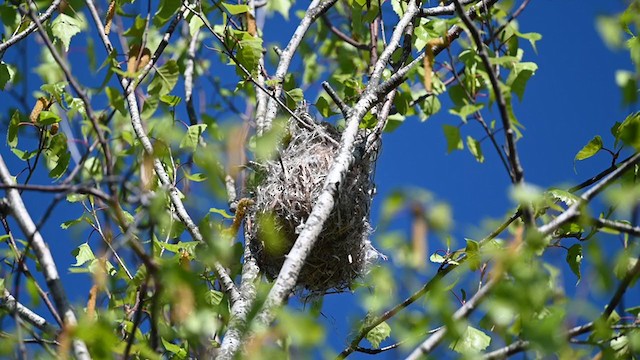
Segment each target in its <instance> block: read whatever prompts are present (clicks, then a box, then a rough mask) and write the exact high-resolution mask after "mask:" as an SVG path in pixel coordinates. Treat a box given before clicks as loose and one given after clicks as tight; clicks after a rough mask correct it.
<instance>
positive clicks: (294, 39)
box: [256, 0, 337, 136]
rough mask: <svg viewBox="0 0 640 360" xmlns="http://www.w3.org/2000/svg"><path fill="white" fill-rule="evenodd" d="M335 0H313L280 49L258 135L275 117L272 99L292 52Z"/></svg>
mask: <svg viewBox="0 0 640 360" xmlns="http://www.w3.org/2000/svg"><path fill="white" fill-rule="evenodd" d="M336 1H337V0H313V1H312V2H311V4H309V7H308V8H307V11H306V13H305V15H304V17H303V18H302V20H301V21H300V25H298V28H297V29H296V31H295V32H294V33H293V35H292V36H291V40H289V44H288V45H287V47H286V48H285V49H284V50H282V53H281V54H280V62H279V63H278V67H277V69H276V73H275V75H274V76H273V80H275V83H276V84H275V85H274V90H273V96H272V97H271V98H270V99H269V102H268V103H267V110H266V113H265V114H264V117H259V118H257V119H256V127H257V133H258V136H259V135H262V133H264V132H265V131H267V130H269V129H270V128H271V123H272V122H273V119H275V118H276V114H277V112H278V103H277V102H276V101H275V100H274V99H278V98H280V96H281V95H282V84H283V82H284V77H285V75H287V71H288V70H289V65H290V64H291V60H292V59H293V54H294V53H295V52H296V50H297V49H298V46H299V45H300V43H301V42H302V39H303V38H304V35H305V34H306V33H307V31H308V30H309V27H310V26H311V24H313V22H314V21H315V20H316V19H317V18H318V17H320V16H321V15H322V14H324V13H325V12H326V11H327V10H329V8H330V7H332V6H333V5H334V4H335V3H336Z"/></svg>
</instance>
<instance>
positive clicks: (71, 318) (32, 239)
mask: <svg viewBox="0 0 640 360" xmlns="http://www.w3.org/2000/svg"><path fill="white" fill-rule="evenodd" d="M0 180H1V181H2V183H4V184H7V185H15V181H14V179H13V176H11V173H10V172H9V169H8V168H7V165H6V164H5V163H4V159H3V158H2V155H0ZM5 192H6V194H7V199H8V200H9V204H10V207H9V208H10V209H11V213H12V214H13V217H14V218H15V219H16V222H17V223H18V225H19V226H20V229H22V232H23V233H24V235H25V237H26V238H27V240H28V242H29V243H30V244H31V246H32V247H33V251H34V253H35V256H36V258H37V259H38V263H39V264H40V267H41V268H42V274H43V275H44V278H45V280H46V282H47V286H48V287H49V290H50V291H51V294H52V295H53V301H54V302H55V304H56V308H57V309H58V312H59V313H60V314H61V315H62V318H63V320H64V326H65V327H74V326H76V325H77V323H78V321H77V320H76V315H75V314H74V313H73V309H72V308H71V305H70V304H69V300H68V299H67V295H66V293H65V291H64V287H63V286H62V281H61V280H60V276H59V275H58V268H57V266H56V263H55V261H54V260H53V256H52V255H51V252H50V251H49V247H48V246H47V244H46V242H45V241H44V239H43V238H42V235H41V234H40V232H39V231H38V229H37V228H36V225H35V223H34V222H33V220H32V219H31V215H29V212H28V211H27V209H26V207H25V206H24V202H22V197H21V196H20V193H19V192H18V190H17V189H6V190H5ZM73 353H74V355H75V356H76V358H78V359H82V360H86V359H91V356H90V355H89V351H88V350H87V345H86V344H85V343H84V341H82V340H79V339H74V340H73Z"/></svg>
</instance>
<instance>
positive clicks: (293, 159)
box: [249, 123, 381, 294]
mask: <svg viewBox="0 0 640 360" xmlns="http://www.w3.org/2000/svg"><path fill="white" fill-rule="evenodd" d="M310 127H312V128H313V130H309V129H305V128H301V127H298V126H297V125H295V124H292V123H290V124H289V131H290V134H288V135H287V136H285V139H287V140H286V141H283V145H282V147H281V150H280V151H279V157H278V158H276V159H274V160H271V161H267V162H266V163H265V164H264V165H265V169H266V176H265V178H264V180H263V181H262V182H261V183H260V184H259V185H258V186H257V188H256V199H255V207H254V209H253V214H252V221H250V224H251V225H250V227H249V235H250V236H251V242H250V244H251V246H250V248H251V251H252V253H253V255H254V256H255V258H256V260H257V263H258V266H259V267H260V269H261V270H262V271H263V272H264V273H265V274H266V275H267V277H269V278H270V279H275V278H276V277H277V276H278V273H279V272H280V269H281V268H282V264H283V262H284V260H285V256H286V254H288V253H289V251H290V250H291V247H292V246H293V244H294V242H295V241H296V239H297V237H298V234H299V233H300V231H302V228H303V226H304V223H305V222H306V220H307V218H308V217H309V214H310V213H311V210H312V209H313V206H314V205H315V202H316V199H317V198H318V196H319V195H320V192H321V191H322V187H323V185H324V181H325V178H326V176H327V173H328V172H329V167H330V166H331V164H332V162H333V159H334V157H335V155H336V154H337V151H338V142H339V139H340V135H339V133H338V132H337V130H335V128H334V127H333V126H332V125H330V124H328V123H322V124H315V123H314V124H313V126H310ZM372 188H373V186H372V182H371V163H370V161H368V160H362V161H360V162H359V163H356V164H354V165H352V167H351V169H350V171H349V172H348V174H347V177H346V179H345V181H344V183H341V184H340V186H339V188H338V194H337V196H336V201H335V206H334V208H333V211H332V212H331V215H330V216H329V218H328V220H327V221H326V223H325V225H324V227H323V229H322V232H321V233H320V235H319V237H318V239H317V241H316V243H315V246H314V248H313V249H312V251H311V253H310V254H309V256H308V257H307V259H306V262H305V264H304V266H303V268H302V271H301V273H300V276H299V277H298V283H297V286H298V289H299V290H300V289H302V290H303V292H305V291H306V292H308V293H310V294H325V293H327V292H329V291H330V290H331V291H343V290H345V289H348V288H349V287H350V285H351V284H352V283H353V281H354V280H355V279H356V278H357V277H358V276H360V275H363V274H364V273H366V271H367V270H368V268H369V265H370V264H371V263H372V262H373V261H375V260H376V259H377V258H378V257H379V256H380V255H381V254H380V253H379V252H378V251H377V250H376V249H375V248H374V247H373V246H372V245H371V242H370V241H369V235H370V234H371V231H372V229H371V226H370V225H369V220H368V219H369V207H370V204H371V196H372V195H371V194H372Z"/></svg>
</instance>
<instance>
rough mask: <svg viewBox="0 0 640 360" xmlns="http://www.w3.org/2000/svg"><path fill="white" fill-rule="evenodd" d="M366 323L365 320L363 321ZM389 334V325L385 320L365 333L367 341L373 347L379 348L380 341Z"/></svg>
mask: <svg viewBox="0 0 640 360" xmlns="http://www.w3.org/2000/svg"><path fill="white" fill-rule="evenodd" d="M365 324H366V321H365ZM390 335H391V327H390V326H389V325H388V324H387V323H386V322H384V321H383V322H381V323H380V324H378V325H376V327H374V328H373V329H371V330H370V331H369V332H368V333H367V341H369V342H370V343H371V346H373V348H374V349H378V348H380V343H381V342H382V341H384V340H385V339H386V338H388V337H389V336H390Z"/></svg>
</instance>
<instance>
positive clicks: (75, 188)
mask: <svg viewBox="0 0 640 360" xmlns="http://www.w3.org/2000/svg"><path fill="white" fill-rule="evenodd" d="M0 189H18V190H27V191H36V192H44V193H65V194H71V193H74V194H85V195H93V196H95V197H97V198H100V199H102V200H104V201H105V202H108V201H109V200H110V197H109V195H107V194H105V193H104V192H102V191H101V190H100V189H97V188H95V187H90V186H83V185H32V184H26V185H25V184H0Z"/></svg>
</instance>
